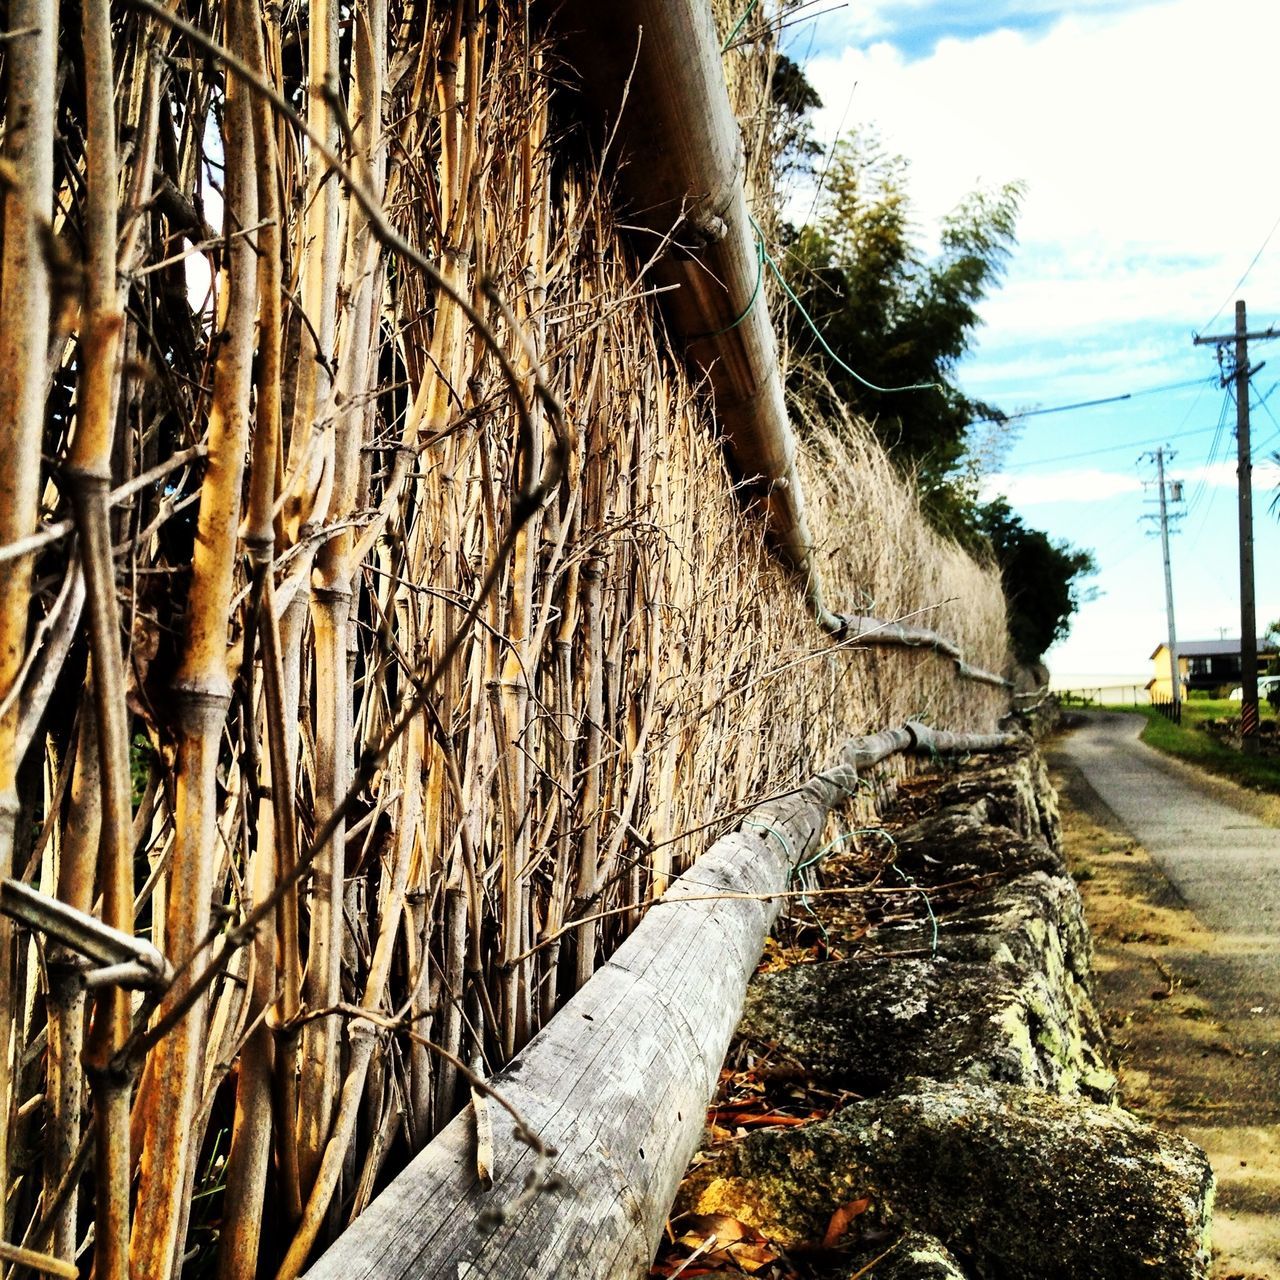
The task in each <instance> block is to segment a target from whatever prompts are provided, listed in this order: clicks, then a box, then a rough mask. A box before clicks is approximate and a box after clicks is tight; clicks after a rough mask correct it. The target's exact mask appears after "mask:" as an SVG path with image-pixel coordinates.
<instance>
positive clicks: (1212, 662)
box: [1147, 639, 1276, 702]
mask: <svg viewBox="0 0 1280 1280" xmlns="http://www.w3.org/2000/svg"><path fill="white" fill-rule="evenodd" d="M1275 656H1276V650H1275V646H1274V645H1267V644H1265V643H1264V642H1263V641H1262V640H1261V639H1259V640H1258V670H1259V672H1262V671H1265V670H1266V669H1267V664H1268V663H1269V662H1270V661H1271V660H1272V659H1273V658H1274V657H1275ZM1151 663H1152V666H1153V667H1154V675H1153V677H1152V679H1150V680H1148V681H1147V692H1148V693H1149V694H1150V695H1151V700H1152V701H1153V702H1168V701H1169V700H1170V699H1171V698H1172V697H1173V676H1172V672H1171V670H1170V667H1169V646H1168V645H1167V644H1159V645H1157V646H1156V648H1155V652H1154V653H1152V655H1151ZM1178 674H1179V675H1180V676H1181V677H1182V692H1183V696H1185V695H1186V694H1188V693H1190V692H1192V691H1193V690H1194V691H1197V692H1198V691H1203V692H1205V693H1212V692H1215V691H1216V690H1218V689H1223V688H1225V687H1226V686H1230V685H1235V684H1239V683H1240V641H1239V640H1230V639H1228V640H1188V641H1186V642H1185V643H1184V644H1180V645H1179V646H1178Z"/></svg>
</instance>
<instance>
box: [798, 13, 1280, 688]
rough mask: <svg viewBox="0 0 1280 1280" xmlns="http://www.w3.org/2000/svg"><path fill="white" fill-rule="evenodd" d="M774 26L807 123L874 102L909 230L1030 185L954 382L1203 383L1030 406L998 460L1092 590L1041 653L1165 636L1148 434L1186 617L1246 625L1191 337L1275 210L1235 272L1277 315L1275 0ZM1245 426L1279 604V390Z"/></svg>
mask: <svg viewBox="0 0 1280 1280" xmlns="http://www.w3.org/2000/svg"><path fill="white" fill-rule="evenodd" d="M826 7H828V6H827V4H825V3H822V4H818V5H816V6H814V7H813V9H812V12H813V13H818V11H819V10H821V9H823V8H826ZM803 12H804V11H802V15H801V16H803ZM1246 31H1247V32H1248V33H1249V39H1248V40H1242V39H1241V34H1242V32H1246ZM787 42H788V52H790V53H791V55H792V56H793V57H796V58H798V59H800V60H803V61H805V63H806V66H807V68H808V71H809V74H810V78H811V79H812V80H813V82H814V84H815V86H816V87H817V89H818V91H819V93H820V94H821V95H822V97H823V100H824V109H823V111H822V112H820V113H819V114H818V117H817V122H818V128H819V132H820V135H821V136H822V138H823V140H824V141H826V140H829V139H830V138H832V137H834V136H836V134H837V133H838V132H839V131H840V129H841V128H844V129H846V130H847V129H849V128H858V127H865V126H867V125H874V126H875V127H876V128H878V129H879V131H880V133H881V135H882V137H883V138H884V140H885V142H886V143H887V144H888V145H889V146H890V147H892V148H893V149H895V150H897V151H900V152H901V153H902V154H903V155H905V156H907V157H908V159H909V160H910V162H911V182H912V191H913V195H914V198H915V203H916V212H917V217H918V221H919V226H920V233H921V236H922V237H923V239H924V240H925V241H926V242H927V241H928V240H929V238H930V237H931V235H932V229H933V228H934V227H935V226H936V223H937V219H938V218H939V217H940V216H941V215H942V214H944V213H945V212H946V211H947V210H949V209H950V208H951V207H953V206H954V205H955V204H956V203H957V202H958V201H959V200H960V199H961V198H962V196H963V195H964V194H965V193H966V192H968V191H970V190H972V189H973V188H974V187H976V186H979V185H994V184H999V183H1003V182H1005V181H1009V180H1012V179H1020V180H1023V181H1025V182H1026V183H1027V187H1028V192H1027V197H1026V202H1025V205H1024V209H1023V216H1022V220H1021V225H1020V231H1019V240H1020V245H1019V248H1018V250H1017V251H1016V253H1015V256H1014V258H1013V260H1012V261H1011V263H1010V267H1009V271H1008V275H1007V277H1006V281H1005V283H1004V286H1003V287H1002V288H1001V289H1000V290H999V292H998V293H996V294H994V295H993V296H992V297H991V298H990V299H989V300H988V302H987V303H986V304H985V306H984V307H983V317H984V320H985V325H984V328H983V329H982V330H981V331H980V334H979V337H978V340H977V342H976V344H975V347H974V350H973V351H972V353H971V354H970V355H969V356H968V357H967V358H966V359H965V361H964V362H963V364H962V366H961V369H960V381H961V383H962V385H963V386H964V387H965V389H966V390H967V391H969V392H970V393H971V394H973V395H974V396H976V397H979V398H981V399H984V400H987V401H989V402H990V403H993V404H996V405H999V406H1000V407H1001V408H1003V409H1004V410H1005V411H1006V412H1012V411H1014V410H1017V409H1028V408H1035V407H1049V406H1054V405H1063V404H1070V403H1073V402H1076V401H1081V400H1090V399H1100V398H1104V397H1110V396H1118V395H1121V394H1124V393H1138V392H1143V391H1145V390H1146V389H1148V388H1156V387H1165V386H1167V385H1168V384H1174V383H1184V382H1191V381H1198V385H1196V386H1192V387H1185V388H1181V389H1174V390H1162V391H1158V392H1156V393H1154V394H1150V395H1145V394H1144V395H1135V396H1134V398H1133V399H1131V400H1127V401H1123V402H1119V403H1115V404H1111V405H1106V406H1099V407H1096V408H1092V409H1082V410H1078V411H1075V412H1069V413H1061V414H1043V415H1038V416H1033V417H1029V418H1027V419H1026V420H1025V422H1024V423H1023V424H1022V425H1021V427H1020V428H1019V430H1018V431H1017V433H1016V435H1015V437H1014V438H1013V440H1012V442H1011V444H1010V447H1009V449H1008V452H1007V456H1006V458H1005V461H1004V463H1003V465H1002V467H1001V469H1000V473H999V474H997V475H995V476H993V477H992V478H991V480H990V485H991V489H992V491H993V492H995V491H1000V492H1004V493H1006V494H1007V496H1008V497H1009V498H1010V500H1011V502H1012V503H1013V505H1014V507H1015V508H1016V509H1017V510H1018V511H1019V512H1020V513H1021V514H1022V515H1023V517H1024V518H1025V519H1026V520H1027V521H1028V522H1029V523H1031V524H1033V525H1035V526H1037V527H1039V528H1042V529H1045V530H1046V531H1048V532H1049V533H1050V534H1051V535H1052V536H1054V537H1057V538H1065V539H1067V540H1069V541H1071V542H1073V543H1075V544H1077V545H1079V546H1084V547H1088V548H1090V549H1092V550H1094V551H1095V553H1096V555H1097V558H1098V561H1099V565H1100V572H1099V574H1098V576H1097V578H1096V579H1095V580H1094V583H1093V585H1094V587H1095V588H1096V589H1097V591H1098V598H1097V599H1096V600H1095V601H1093V602H1092V603H1090V604H1087V605H1086V606H1085V607H1084V609H1083V610H1082V611H1081V613H1080V615H1079V616H1078V619H1077V621H1076V625H1075V627H1074V629H1073V633H1072V636H1071V637H1070V638H1069V639H1068V640H1067V641H1066V642H1065V643H1064V644H1062V645H1060V646H1059V647H1058V648H1057V649H1056V650H1055V651H1053V652H1052V653H1051V654H1050V663H1051V666H1052V667H1053V668H1054V670H1055V672H1056V673H1058V674H1059V675H1068V674H1086V673H1089V674H1114V675H1120V674H1125V673H1132V674H1134V675H1137V674H1139V673H1142V672H1145V671H1147V670H1148V667H1149V664H1148V662H1147V657H1148V654H1149V653H1150V652H1151V650H1152V649H1153V648H1154V647H1155V645H1156V644H1157V643H1158V642H1159V641H1160V640H1161V639H1162V638H1163V635H1164V629H1165V622H1164V590H1163V577H1162V569H1161V561H1160V548H1159V542H1158V541H1157V540H1155V539H1153V538H1149V537H1148V536H1147V529H1148V527H1149V526H1148V525H1146V524H1144V523H1143V521H1142V519H1141V517H1142V516H1143V515H1144V514H1145V513H1147V512H1148V511H1150V510H1154V507H1153V506H1149V505H1148V503H1147V501H1146V500H1147V499H1149V498H1154V496H1155V495H1154V491H1152V490H1149V489H1144V487H1143V483H1142V482H1143V480H1144V479H1145V478H1147V477H1148V476H1149V474H1150V468H1149V467H1146V466H1143V465H1140V463H1139V455H1140V454H1141V453H1143V452H1144V451H1145V450H1147V449H1149V448H1152V447H1154V446H1153V444H1151V443H1147V442H1152V441H1155V442H1163V441H1164V440H1168V442H1169V444H1170V445H1171V446H1173V447H1174V449H1175V450H1176V458H1175V460H1174V463H1173V467H1172V471H1171V474H1172V475H1174V476H1176V477H1177V478H1181V479H1183V480H1184V481H1185V493H1186V496H1187V498H1188V500H1189V501H1188V502H1187V503H1186V504H1184V507H1185V508H1186V510H1187V515H1186V518H1185V519H1183V520H1182V521H1181V525H1180V527H1181V532H1180V533H1179V534H1178V535H1177V536H1176V537H1175V538H1174V541H1173V562H1174V594H1175V602H1176V604H1177V613H1178V632H1179V636H1180V637H1181V638H1182V639H1208V638H1213V637H1216V636H1217V635H1219V634H1220V632H1221V631H1223V630H1225V631H1226V632H1227V633H1228V634H1230V635H1236V634H1238V633H1239V605H1238V571H1237V555H1236V505H1235V475H1234V458H1235V438H1234V425H1235V409H1234V405H1232V404H1229V403H1226V400H1225V396H1226V393H1225V392H1223V391H1221V390H1220V389H1219V388H1218V386H1217V385H1216V382H1214V381H1212V380H1213V379H1214V378H1215V377H1216V374H1217V372H1218V369H1217V363H1216V360H1215V357H1214V352H1213V350H1212V348H1204V347H1193V345H1192V341H1191V339H1192V334H1193V333H1195V332H1211V333H1216V332H1221V331H1225V330H1229V329H1230V328H1231V326H1232V324H1233V322H1234V317H1233V310H1234V301H1235V298H1236V296H1237V294H1236V292H1235V285H1236V282H1237V281H1238V280H1239V279H1240V277H1241V276H1242V275H1243V274H1244V273H1245V272H1246V269H1247V268H1250V263H1251V260H1252V259H1253V258H1254V256H1255V254H1257V253H1258V251H1259V249H1260V247H1261V246H1263V244H1264V241H1267V237H1268V235H1269V234H1270V233H1272V231H1273V230H1274V236H1273V238H1272V239H1271V240H1270V241H1269V242H1267V244H1266V247H1265V248H1264V249H1263V250H1262V252H1261V254H1260V255H1259V256H1258V260H1257V262H1256V263H1255V264H1254V265H1253V266H1252V268H1251V269H1250V270H1249V272H1248V276H1247V278H1246V280H1245V282H1244V284H1243V285H1242V286H1241V288H1240V290H1239V296H1242V297H1244V298H1245V299H1246V300H1247V302H1248V304H1249V314H1250V328H1251V329H1253V328H1264V327H1266V326H1268V325H1271V324H1274V323H1280V227H1277V224H1278V223H1280V170H1277V168H1276V166H1275V165H1274V164H1272V163H1271V162H1270V159H1269V144H1268V142H1267V138H1268V137H1269V132H1268V130H1267V127H1266V121H1268V120H1269V119H1270V117H1271V113H1272V110H1273V107H1272V102H1271V98H1272V95H1273V85H1274V79H1273V77H1274V66H1275V51H1276V50H1277V49H1280V4H1275V3H1274V0H1230V3H1228V4H1225V5H1222V6H1219V7H1216V8H1215V7H1212V6H1209V5H1207V4H1205V3H1204V0H1156V2H1154V3H1152V2H1148V3H1135V2H1134V0H1092V2H1091V0H1075V2H1074V3H1072V4H1069V5H1067V4H1062V3H1052V2H1049V0H1043V2H1037V0H1025V2H1023V3H1013V2H1011V0H1005V2H1003V3H1002V2H1000V0H995V2H993V3H979V2H978V0H947V2H939V0H870V2H863V0H854V3H852V4H850V5H848V6H847V7H845V8H843V9H840V10H837V11H835V12H832V13H828V14H820V13H819V14H818V16H816V17H812V18H811V19H810V20H808V21H800V22H798V23H797V24H796V25H795V26H794V27H793V28H791V29H790V30H789V31H788V33H787ZM802 203H803V204H804V206H805V207H807V205H808V200H807V199H805V200H803V201H802ZM801 212H802V213H803V209H801ZM1215 313H1216V314H1215ZM1206 326H1208V327H1207V328H1206ZM1268 348H1271V349H1270V350H1269V349H1268ZM1251 355H1252V359H1253V362H1254V363H1257V362H1258V361H1260V360H1266V361H1267V362H1268V363H1267V365H1266V367H1264V368H1263V369H1262V370H1261V371H1260V372H1259V373H1258V374H1257V375H1256V376H1255V379H1254V399H1255V400H1256V401H1261V400H1263V399H1264V398H1265V397H1266V396H1267V393H1268V392H1269V391H1270V390H1271V389H1272V388H1273V387H1275V385H1276V383H1277V382H1280V343H1273V344H1259V345H1258V346H1257V347H1256V348H1255V349H1254V350H1253V352H1251ZM1224 412H1225V415H1226V417H1225V423H1224V426H1223V427H1222V429H1221V430H1219V429H1218V424H1219V421H1220V419H1222V417H1223V415H1224ZM1253 427H1254V440H1255V499H1254V501H1255V556H1256V560H1257V592H1258V616H1259V622H1260V624H1263V625H1265V623H1266V622H1267V621H1270V620H1271V619H1273V618H1276V617H1280V590H1278V589H1277V587H1276V585H1275V584H1274V578H1275V574H1274V566H1275V565H1276V564H1277V556H1278V555H1280V525H1278V524H1277V521H1276V519H1275V518H1274V517H1273V516H1272V515H1270V514H1269V512H1268V505H1269V502H1270V500H1271V498H1272V496H1273V494H1274V492H1275V489H1276V486H1277V484H1278V483H1280V474H1278V473H1277V469H1276V468H1275V467H1274V466H1273V465H1271V464H1266V465H1264V460H1265V459H1266V457H1267V455H1268V454H1269V453H1271V452H1273V451H1280V390H1277V392H1276V394H1275V395H1274V396H1272V397H1271V399H1270V400H1267V401H1266V403H1264V404H1259V405H1258V406H1257V407H1256V408H1255V410H1254V423H1253ZM1174 437H1177V438H1176V439H1175V438H1174ZM1192 499H1194V501H1190V500H1192Z"/></svg>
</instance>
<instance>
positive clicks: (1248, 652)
mask: <svg viewBox="0 0 1280 1280" xmlns="http://www.w3.org/2000/svg"><path fill="white" fill-rule="evenodd" d="M1268 338H1280V330H1276V329H1275V328H1271V329H1265V330H1262V331H1260V332H1258V333H1250V332H1249V324H1248V319H1247V317H1246V314H1245V305H1244V301H1243V299H1242V300H1240V301H1238V302H1237V303H1236V327H1235V332H1234V333H1225V334H1218V335H1216V336H1212V337H1196V338H1194V339H1193V341H1194V343H1195V345H1196V346H1198V347H1200V346H1209V345H1211V344H1212V345H1213V346H1216V347H1217V348H1218V351H1219V359H1221V353H1222V350H1223V349H1224V348H1225V347H1227V346H1229V345H1230V344H1233V343H1234V345H1235V368H1234V369H1233V370H1232V371H1231V372H1230V373H1224V374H1223V375H1222V385H1223V386H1224V387H1225V386H1226V385H1227V384H1228V383H1229V382H1231V381H1232V380H1233V379H1234V381H1235V384H1236V486H1237V490H1238V493H1239V507H1240V691H1241V694H1242V695H1243V698H1242V701H1241V704H1240V749H1241V751H1242V752H1243V753H1244V754H1245V755H1247V756H1252V755H1257V754H1258V616H1257V609H1256V606H1255V604H1254V596H1253V452H1252V446H1251V445H1250V442H1249V379H1250V377H1251V376H1252V375H1253V374H1255V373H1256V372H1257V371H1258V369H1260V368H1262V366H1261V365H1258V366H1257V368H1256V369H1250V368H1249V343H1250V342H1251V341H1252V342H1261V341H1265V340H1266V339H1268Z"/></svg>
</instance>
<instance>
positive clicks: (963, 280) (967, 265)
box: [788, 132, 1023, 536]
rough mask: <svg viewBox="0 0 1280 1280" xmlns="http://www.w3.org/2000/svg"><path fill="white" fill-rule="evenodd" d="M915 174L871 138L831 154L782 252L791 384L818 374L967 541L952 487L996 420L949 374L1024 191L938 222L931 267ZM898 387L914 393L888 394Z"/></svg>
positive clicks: (999, 192) (981, 201) (974, 202)
mask: <svg viewBox="0 0 1280 1280" xmlns="http://www.w3.org/2000/svg"><path fill="white" fill-rule="evenodd" d="M908 170H909V164H908V162H907V160H906V159H905V158H904V157H902V156H900V155H894V154H892V153H890V152H888V151H887V150H886V149H885V148H884V147H883V145H882V144H881V142H880V140H879V138H878V137H877V136H876V134H875V133H874V132H870V133H866V134H863V135H855V136H851V137H849V138H846V139H844V140H843V141H841V142H840V143H839V144H838V145H837V147H836V149H835V152H834V154H833V157H832V161H831V164H830V167H829V170H828V174H827V179H826V198H825V201H824V205H823V209H822V213H821V216H820V217H819V218H818V220H817V221H816V223H815V224H814V225H813V226H806V227H802V228H801V229H800V230H799V231H797V232H795V233H794V236H793V242H792V244H791V246H790V253H789V254H788V263H789V266H788V276H789V282H790V285H791V289H792V293H793V295H794V297H793V299H792V303H791V308H790V314H789V317H788V321H789V324H788V327H789V331H790V334H791V337H792V341H793V344H794V351H795V354H797V355H799V356H800V357H801V358H800V359H799V360H797V361H795V362H794V363H793V381H794V382H803V381H804V379H805V377H806V373H807V372H808V371H811V370H812V369H813V367H814V366H816V367H817V369H818V370H819V371H820V373H821V374H822V378H821V380H820V382H819V388H820V389H819V395H820V396H828V397H830V398H833V399H835V400H838V401H839V402H841V403H843V404H847V405H850V406H852V407H853V408H854V409H855V410H856V411H857V412H858V413H860V414H861V415H862V416H863V417H865V418H866V419H867V420H868V421H870V422H871V423H872V424H873V426H874V427H875V430H876V432H877V434H878V435H879V437H880V439H881V440H882V442H883V443H884V445H885V447H886V448H887V449H888V450H889V453H890V456H891V457H893V459H894V460H895V461H896V462H897V463H898V465H899V466H900V467H901V468H902V469H903V470H904V471H906V472H909V473H912V474H914V476H915V478H916V480H917V483H918V485H919V488H920V494H921V499H922V501H923V503H924V506H925V509H926V512H927V513H928V514H929V515H930V516H931V517H932V518H933V520H934V523H935V524H937V525H939V526H940V527H941V528H943V529H945V530H946V531H947V532H951V533H956V534H960V535H961V536H963V534H964V532H965V526H966V525H967V524H968V521H967V520H966V518H965V516H964V511H963V508H964V507H965V506H966V504H965V503H964V502H960V503H959V504H957V496H958V495H957V493H956V492H955V484H956V480H957V476H958V474H959V472H960V471H961V470H962V469H963V465H964V459H965V455H966V448H967V427H968V425H969V423H970V422H972V421H973V420H974V419H976V418H989V417H995V416H997V412H996V411H995V410H994V409H992V408H991V406H989V405H986V404H983V403H981V402H979V401H976V400H974V399H972V398H971V397H969V396H966V395H965V394H964V393H963V392H962V391H961V390H960V389H959V388H958V387H957V386H956V385H955V381H954V372H955V366H956V363H957V361H958V360H959V359H960V358H961V357H962V356H963V355H964V354H965V352H966V351H967V350H968V349H969V346H970V344H971V341H972V336H973V333H974V331H975V330H976V329H977V327H978V325H979V324H980V323H981V319H980V316H979V314H978V307H979V305H980V304H981V303H982V301H983V300H984V299H985V298H986V296H987V295H988V293H989V292H990V290H991V289H992V288H993V287H994V286H995V285H996V284H997V283H998V282H999V280H1000V277H1001V275H1002V273H1003V271H1004V266H1005V263H1006V261H1007V259H1008V257H1009V254H1010V252H1011V250H1012V248H1013V245H1014V237H1015V229H1016V223H1017V215H1018V207H1019V203H1020V201H1021V198H1022V191H1023V188H1022V185H1021V184H1020V183H1016V182H1011V183H1007V184H1005V185H1004V186H1003V187H1000V188H997V189H995V190H991V191H977V192H974V193H973V194H971V195H969V196H968V197H967V198H966V199H964V200H963V201H961V203H960V204H959V205H958V206H957V208H956V209H955V210H954V211H953V212H952V213H951V214H950V215H949V216H948V217H947V218H945V219H944V220H943V223H942V226H941V229H940V243H939V249H938V252H937V253H936V254H935V255H933V256H932V257H927V256H926V255H925V254H924V253H923V252H922V251H921V249H920V248H919V246H918V244H917V238H918V236H917V228H916V226H915V224H914V223H913V221H912V213H911V204H910V199H909V195H908V191H907V175H908ZM806 316H807V317H808V318H806ZM810 319H811V320H812V322H813V323H812V325H811V324H810V322H809V321H810ZM815 329H816V330H817V331H818V332H820V333H821V334H822V338H819V337H818V336H817V333H815V332H814V330H815ZM902 387H910V388H915V389H913V390H906V391H904V390H892V391H885V390H882V388H902Z"/></svg>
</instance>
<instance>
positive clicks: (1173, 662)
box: [1156, 448, 1182, 722]
mask: <svg viewBox="0 0 1280 1280" xmlns="http://www.w3.org/2000/svg"><path fill="white" fill-rule="evenodd" d="M1156 485H1157V486H1158V488H1159V490H1160V550H1161V551H1162V552H1163V553H1164V612H1165V617H1166V619H1167V620H1168V623H1169V674H1170V676H1171V678H1172V683H1173V718H1174V720H1175V722H1177V721H1178V719H1179V715H1180V713H1181V711H1182V671H1181V669H1180V668H1179V666H1178V628H1177V627H1176V626H1175V625H1174V621H1173V567H1172V565H1171V564H1170V563H1169V508H1168V506H1167V504H1166V503H1165V497H1164V449H1163V448H1161V449H1157V450H1156Z"/></svg>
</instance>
